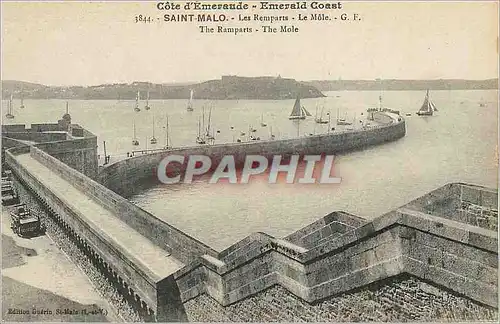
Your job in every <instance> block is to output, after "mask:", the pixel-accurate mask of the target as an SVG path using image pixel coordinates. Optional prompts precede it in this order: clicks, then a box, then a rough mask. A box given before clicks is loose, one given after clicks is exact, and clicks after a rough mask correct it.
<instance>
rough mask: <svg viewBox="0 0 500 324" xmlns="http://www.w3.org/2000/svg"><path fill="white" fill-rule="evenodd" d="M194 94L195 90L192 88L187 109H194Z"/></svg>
mask: <svg viewBox="0 0 500 324" xmlns="http://www.w3.org/2000/svg"><path fill="white" fill-rule="evenodd" d="M193 94H194V91H193V89H191V92H190V94H189V101H188V105H187V111H193Z"/></svg>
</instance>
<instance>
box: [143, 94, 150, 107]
mask: <svg viewBox="0 0 500 324" xmlns="http://www.w3.org/2000/svg"><path fill="white" fill-rule="evenodd" d="M144 109H146V110H149V109H151V107H150V106H149V91H148V94H147V97H146V105H145V106H144Z"/></svg>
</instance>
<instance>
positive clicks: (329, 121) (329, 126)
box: [328, 111, 332, 133]
mask: <svg viewBox="0 0 500 324" xmlns="http://www.w3.org/2000/svg"><path fill="white" fill-rule="evenodd" d="M330 115H331V114H330V111H328V133H330V130H331V129H332V126H331V116H330Z"/></svg>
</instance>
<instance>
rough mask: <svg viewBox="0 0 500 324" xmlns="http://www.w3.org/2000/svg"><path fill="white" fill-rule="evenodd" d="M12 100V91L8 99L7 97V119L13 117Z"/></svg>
mask: <svg viewBox="0 0 500 324" xmlns="http://www.w3.org/2000/svg"><path fill="white" fill-rule="evenodd" d="M12 100H13V96H12V93H11V94H10V99H9V104H8V106H7V113H6V114H5V118H8V119H12V118H14V114H13V111H12Z"/></svg>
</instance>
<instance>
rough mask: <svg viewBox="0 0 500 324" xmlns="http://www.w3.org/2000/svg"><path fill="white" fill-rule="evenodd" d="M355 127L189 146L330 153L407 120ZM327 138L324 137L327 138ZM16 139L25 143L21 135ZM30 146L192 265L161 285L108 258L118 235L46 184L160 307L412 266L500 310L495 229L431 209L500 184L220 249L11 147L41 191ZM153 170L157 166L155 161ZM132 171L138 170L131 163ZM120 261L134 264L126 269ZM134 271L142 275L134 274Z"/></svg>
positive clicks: (485, 194) (448, 189)
mask: <svg viewBox="0 0 500 324" xmlns="http://www.w3.org/2000/svg"><path fill="white" fill-rule="evenodd" d="M353 133H356V132H347V133H344V134H339V135H338V136H337V137H333V138H332V137H331V136H323V137H322V138H321V139H320V138H314V137H311V138H304V139H300V140H299V141H295V144H296V145H295V146H293V147H292V148H290V149H289V148H287V147H286V144H285V143H286V142H287V141H275V142H267V143H266V142H262V143H248V144H247V143H244V144H240V145H227V146H223V145H222V146H214V147H199V148H190V149H188V152H189V154H191V152H193V150H196V151H197V153H196V154H203V153H204V154H227V151H225V150H224V149H225V148H231V149H233V150H234V151H235V152H236V153H238V154H243V153H247V149H248V148H250V149H252V150H258V152H255V153H262V146H261V145H264V146H265V145H270V146H268V149H269V150H268V152H269V153H270V154H274V153H275V152H271V151H272V149H277V148H278V149H280V148H281V149H282V150H283V152H285V153H294V152H301V151H300V150H301V148H304V145H306V143H309V144H311V143H317V145H316V146H314V148H310V147H309V148H308V149H310V150H311V151H307V152H308V153H309V152H311V153H312V154H314V153H316V154H317V153H318V151H317V150H322V152H320V153H324V151H325V150H326V149H333V150H334V152H335V153H338V152H339V151H338V150H340V151H342V150H348V149H355V148H360V147H363V146H366V145H368V144H369V145H373V144H376V143H381V142H384V141H389V140H394V139H397V138H399V137H401V136H404V134H405V125H404V121H401V122H399V123H394V124H389V125H386V126H381V127H378V128H375V129H371V130H368V131H366V132H364V135H362V134H358V135H355V134H353ZM370 134H371V135H370ZM374 134H377V135H378V138H377V140H374V141H370V140H369V136H373V135H374ZM356 136H357V137H356ZM325 138H328V141H326V143H325ZM346 138H349V139H356V138H357V140H355V141H354V142H353V143H351V144H349V145H341V142H340V141H341V139H344V140H345V139H346ZM3 139H5V138H3ZM6 141H9V140H8V139H6ZM292 143H294V142H293V140H292V141H291V142H288V144H290V145H291V144H292ZM10 144H11V145H13V146H16V145H17V146H20V145H22V144H20V143H19V142H17V141H15V140H12V141H11V143H10ZM14 144H16V145H14ZM281 145H282V146H281ZM325 147H326V149H325ZM335 149H336V150H335ZM314 150H316V151H314ZM243 151H244V152H243ZM28 152H31V154H32V156H33V157H34V158H36V159H38V160H39V161H45V162H44V164H45V165H50V167H51V169H52V170H53V171H54V172H57V173H58V174H61V175H62V176H64V177H65V178H66V179H68V180H69V181H71V182H72V183H74V184H75V186H76V187H78V188H79V189H81V190H84V191H85V192H87V193H88V194H89V196H90V197H91V198H92V199H94V200H95V201H97V202H99V203H100V204H102V205H103V206H106V207H107V208H109V209H111V210H112V211H113V212H114V213H115V215H116V216H117V217H119V218H121V219H122V220H123V221H126V222H127V223H128V224H130V226H132V227H133V228H134V229H136V230H137V231H138V232H140V233H141V234H143V235H144V236H146V237H148V238H149V239H150V240H151V241H152V242H154V243H156V244H157V245H159V246H160V247H162V248H163V249H165V250H167V251H169V252H171V253H172V254H173V255H174V256H175V257H177V258H178V259H179V260H181V261H183V262H184V263H185V264H186V266H184V267H183V268H182V269H180V270H178V271H177V272H176V273H174V274H173V275H171V276H169V277H168V278H165V279H164V280H162V281H161V282H156V285H157V286H156V288H155V285H154V284H153V281H154V280H153V281H152V280H148V279H147V277H150V276H149V275H148V271H147V269H137V268H136V267H134V265H133V263H134V262H133V258H132V257H127V256H126V255H123V254H122V255H121V256H120V257H118V258H116V257H113V258H111V257H109V254H110V253H112V254H114V255H115V256H116V255H117V253H116V251H113V248H115V249H119V247H113V245H112V242H107V241H106V237H105V236H104V235H100V234H99V232H98V231H91V230H89V228H88V224H83V223H81V222H79V221H78V219H79V218H78V217H77V216H78V215H72V214H71V212H70V211H67V210H66V208H65V207H64V206H59V205H60V202H59V201H58V199H57V197H51V193H45V197H46V198H45V199H47V198H50V200H52V199H53V201H50V202H49V201H47V203H50V206H51V208H52V209H54V208H55V210H57V211H58V212H61V214H62V215H64V216H63V217H64V218H65V219H64V221H65V224H66V226H68V227H71V228H72V231H73V232H74V233H76V234H77V237H78V240H79V241H80V243H81V244H83V245H84V246H90V247H92V250H94V251H97V253H95V258H96V259H97V263H98V264H99V265H100V266H101V267H104V268H106V267H109V266H111V265H114V266H115V270H111V273H112V276H113V277H114V278H115V279H116V280H115V281H116V282H117V284H119V285H122V286H123V282H124V280H123V279H122V278H125V279H128V280H130V282H131V285H134V287H136V289H135V292H136V293H139V294H140V295H141V299H142V300H145V301H147V303H148V304H149V303H151V304H152V305H149V306H150V307H152V308H153V310H154V311H156V312H163V313H164V315H167V314H170V315H172V314H182V313H184V314H185V312H186V307H187V306H186V305H188V304H189V303H191V305H192V301H196V300H197V299H196V298H197V297H198V296H201V295H204V294H207V295H209V296H211V297H212V298H213V299H214V300H216V301H217V302H218V303H219V304H221V305H223V306H227V305H232V304H238V303H239V302H240V301H243V300H244V299H245V298H247V297H249V296H252V295H258V294H259V293H260V292H262V291H264V290H265V289H267V288H269V287H271V286H274V285H279V286H281V287H284V288H285V289H286V290H287V291H288V292H291V293H292V294H293V295H294V296H297V297H299V299H300V300H303V301H306V302H307V303H314V302H317V301H319V300H323V299H325V298H328V297H331V296H335V295H338V294H340V293H342V292H347V291H351V290H353V289H356V288H360V287H363V286H366V285H368V284H370V283H373V282H379V281H381V280H384V279H386V278H390V277H395V276H399V275H401V274H409V275H411V276H414V277H417V278H419V279H421V280H423V281H426V282H430V283H432V284H434V285H437V286H439V287H445V288H447V289H448V290H450V291H453V292H455V293H457V294H458V295H460V296H466V297H467V298H469V299H471V300H473V301H475V302H478V303H479V304H481V305H486V306H487V307H490V308H491V309H497V302H498V296H497V268H498V253H497V247H498V240H497V233H496V232H495V231H493V230H491V229H488V228H482V227H479V226H475V225H474V224H476V222H472V223H473V224H472V225H471V223H470V222H469V218H468V217H465V218H464V217H463V215H461V214H460V213H458V212H457V213H448V214H446V217H443V216H442V215H439V213H438V210H437V209H432V208H429V206H434V205H435V206H441V205H442V202H443V201H450V200H453V201H455V202H456V201H459V202H460V203H462V202H463V201H467V202H470V203H472V204H476V205H486V206H487V207H488V208H490V209H495V208H496V209H497V208H498V205H497V201H498V193H497V192H496V191H495V190H487V189H485V188H481V187H477V186H470V185H466V184H450V185H447V186H445V187H443V188H439V189H437V190H435V191H433V192H432V193H430V194H428V195H425V196H423V197H421V198H420V199H417V200H415V201H413V202H411V203H409V204H408V205H405V206H403V207H402V208H400V209H398V210H396V211H394V212H391V213H388V214H386V215H383V216H381V217H379V218H376V219H374V220H373V221H370V222H368V221H366V220H364V219H362V218H359V217H357V216H354V215H350V214H347V213H343V212H333V213H331V214H329V215H327V216H325V217H323V218H321V219H320V220H318V221H316V222H314V223H312V224H310V225H308V226H306V227H304V228H302V229H300V230H298V231H297V232H295V233H293V234H292V235H290V236H288V237H286V238H284V239H277V238H274V237H272V236H269V235H267V234H265V233H254V234H252V235H250V236H248V237H247V238H245V239H243V240H241V241H240V242H238V243H236V244H234V245H232V246H231V247H229V248H228V249H226V250H224V251H222V252H220V253H218V252H216V251H214V250H212V249H210V248H209V247H207V246H204V245H203V244H201V243H200V242H198V241H196V240H195V239H193V238H191V237H190V236H188V235H186V234H184V233H182V232H181V231H178V230H177V229H175V228H174V227H172V226H170V225H169V224H166V223H165V222H163V221H161V220H159V219H158V218H156V217H155V216H154V215H151V214H149V213H147V212H146V211H144V210H142V209H141V208H139V207H137V206H135V205H133V204H132V203H130V202H129V201H128V200H126V199H124V198H123V197H121V196H119V195H117V194H116V193H115V192H113V191H111V190H109V189H108V188H106V187H104V186H102V185H101V184H99V183H96V182H95V181H93V180H92V179H90V178H89V177H87V176H85V175H82V174H80V173H78V172H76V171H75V170H74V169H72V168H70V167H68V166H67V165H65V164H63V163H60V162H59V161H57V160H55V159H54V158H53V157H50V156H49V155H48V154H47V153H45V152H42V151H41V150H39V149H37V148H35V147H31V148H30V147H27V146H25V147H16V148H13V149H10V150H8V151H7V154H6V161H7V164H8V165H9V166H11V167H12V168H13V170H14V172H15V174H16V175H17V176H18V177H20V178H22V179H24V180H25V181H26V180H27V181H28V182H30V183H31V184H32V185H31V190H34V191H38V192H44V191H43V188H38V187H37V182H36V179H32V177H31V175H30V174H29V172H27V170H23V169H22V168H20V166H19V165H18V163H17V161H16V159H15V155H16V154H20V153H28ZM174 152H183V150H175V151H174ZM184 152H186V150H184ZM188 152H186V153H188ZM283 152H282V154H283ZM171 153H172V152H168V153H167V154H171ZM301 153H302V152H301ZM178 154H179V153H178ZM192 154H195V153H192ZM164 155H165V153H161V154H155V155H153V156H140V157H136V158H131V159H129V160H127V161H122V162H119V163H118V164H119V165H120V166H121V167H130V166H131V165H130V163H137V168H138V170H147V169H145V168H144V165H143V164H142V163H141V160H144V159H148V163H150V165H149V166H150V167H153V166H154V164H155V163H157V162H159V160H161V158H162V157H163V156H164ZM131 161H132V162H131ZM142 162H144V161H142ZM132 165H135V164H132ZM117 167H118V166H117V165H116V164H115V165H112V166H110V169H109V170H111V169H112V168H117ZM141 168H142V169H141ZM135 171H137V170H135ZM147 171H148V172H151V169H149V170H147ZM127 172H132V173H133V172H134V170H128V171H127ZM142 172H143V173H140V172H139V174H135V175H134V174H132V175H130V174H129V176H131V178H133V179H137V178H140V175H141V174H142V175H145V174H146V171H142ZM127 181H130V180H129V179H127ZM127 183H128V182H127ZM464 193H465V194H464ZM41 199H43V197H41ZM465 220H467V221H465ZM105 250H106V251H105ZM123 267H129V268H128V270H127V271H125V270H123V269H122V268H123ZM115 271H116V272H115ZM130 271H132V272H133V273H136V274H138V275H139V277H142V279H141V278H135V277H131V276H130ZM127 273H129V274H128V275H127ZM154 279H156V280H158V278H154ZM163 283H165V285H163ZM167 283H168V284H167ZM125 287H127V286H125ZM147 287H150V288H147ZM167 287H169V288H167ZM172 291H175V293H174V294H176V295H177V296H174V297H173V299H174V300H176V299H178V300H179V301H180V302H181V303H180V304H175V305H169V306H168V307H170V308H175V309H170V310H162V308H164V307H166V305H163V304H165V302H161V301H162V300H163V301H165V299H164V298H162V297H163V296H160V295H162V294H165V295H169V294H172ZM133 293H134V292H132V294H133ZM162 303H163V304H162ZM168 307H167V308H168ZM200 307H201V306H200ZM283 311H286V310H283ZM494 312H496V310H495V311H494ZM174 317H175V318H174ZM174 317H168V316H167V317H163V316H162V317H160V318H163V320H166V319H167V320H168V319H170V320H179V319H181V318H184V317H182V316H178V315H176V316H174ZM156 318H157V319H158V317H156Z"/></svg>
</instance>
